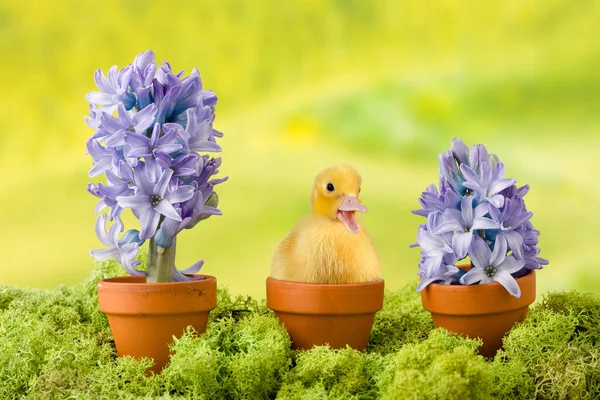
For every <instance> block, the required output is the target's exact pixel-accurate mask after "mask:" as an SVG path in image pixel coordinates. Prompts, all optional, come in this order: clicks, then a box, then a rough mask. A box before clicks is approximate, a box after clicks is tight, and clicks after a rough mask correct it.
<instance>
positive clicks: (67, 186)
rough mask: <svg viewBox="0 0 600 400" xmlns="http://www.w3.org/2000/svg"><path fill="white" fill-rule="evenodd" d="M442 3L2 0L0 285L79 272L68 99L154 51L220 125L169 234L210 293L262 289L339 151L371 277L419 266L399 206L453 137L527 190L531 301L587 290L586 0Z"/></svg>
mask: <svg viewBox="0 0 600 400" xmlns="http://www.w3.org/2000/svg"><path fill="white" fill-rule="evenodd" d="M456 3H457V2H453V1H443V0H440V1H422V2H405V1H397V0H388V1H376V2H371V1H342V0H338V1H331V2H325V1H320V0H319V1H317V0H313V1H285V2H275V1H247V2H242V1H219V2H214V1H210V2H209V1H188V2H185V1H181V2H177V3H169V2H152V1H133V0H130V1H126V2H121V1H103V2H94V3H92V2H81V1H65V0H56V1H53V2H51V3H50V2H43V1H37V2H36V1H33V2H17V1H16V0H9V2H8V4H7V3H6V2H3V3H2V5H0V51H1V54H2V61H1V62H0V74H1V75H2V83H1V85H0V93H1V96H0V106H1V109H2V111H1V112H0V171H2V178H1V182H2V184H1V185H0V221H1V222H0V223H1V229H0V251H1V252H2V264H3V265H2V267H1V268H0V281H2V282H6V283H10V284H15V285H22V286H32V287H45V288H50V287H54V286H55V285H57V284H61V283H64V284H76V283H78V282H79V281H81V280H82V279H83V278H84V277H85V276H86V275H87V274H88V273H89V272H90V269H91V268H92V265H93V261H92V259H91V257H90V256H89V255H88V250H89V249H90V248H96V247H101V245H100V243H99V242H98V240H97V239H96V237H95V235H94V221H95V218H96V216H95V215H94V212H93V208H94V205H95V203H96V199H95V198H94V197H92V196H91V195H90V194H88V193H87V192H86V184H87V182H88V181H89V178H88V176H87V171H88V170H89V168H90V165H91V160H90V158H89V157H88V156H86V155H85V154H84V150H85V147H84V144H85V141H86V139H87V138H88V137H89V136H91V135H92V131H91V129H90V128H88V127H87V125H85V123H84V122H83V116H84V115H85V114H87V112H88V108H87V107H88V106H87V102H86V101H85V100H84V98H83V96H84V94H85V93H87V92H89V91H92V90H95V89H96V88H95V85H94V80H93V74H94V71H95V70H96V69H97V68H99V67H100V68H102V69H103V70H104V71H105V72H106V71H107V69H108V68H109V67H110V66H112V65H114V64H117V65H118V66H119V67H123V66H125V65H126V64H129V63H131V62H132V61H133V58H134V56H135V55H136V54H138V53H139V52H141V51H144V50H146V49H153V50H154V51H155V53H156V55H157V61H159V62H160V61H162V60H167V61H169V62H170V63H171V65H172V66H173V69H174V70H181V69H185V70H186V71H187V72H189V71H190V70H191V69H192V68H194V67H197V68H198V69H199V70H200V73H201V76H202V78H203V81H204V86H205V88H208V89H212V90H214V91H215V92H216V93H217V95H218V96H219V98H220V100H219V104H218V106H217V120H216V124H215V127H216V128H217V129H219V130H221V131H223V132H224V133H225V137H224V138H223V139H222V140H221V141H220V144H221V145H222V147H223V149H224V151H223V153H222V157H223V166H222V172H223V173H224V174H227V175H229V176H230V180H229V181H228V182H226V183H225V184H223V185H221V186H219V188H218V189H219V195H220V198H221V209H222V210H223V213H224V215H223V216H222V217H215V218H211V219H209V220H207V221H205V222H203V223H202V224H200V225H199V226H198V227H197V228H195V229H194V230H192V231H185V232H184V233H183V234H182V235H181V236H180V239H179V245H178V258H177V260H178V261H177V263H178V265H179V266H180V267H186V266H188V265H190V264H191V263H193V262H195V261H197V260H198V259H201V258H202V259H204V260H206V264H205V267H204V270H203V271H204V272H205V273H208V274H212V275H216V276H217V277H218V280H219V284H220V285H223V286H228V287H229V288H230V289H231V290H232V291H233V292H240V293H248V294H251V295H255V296H258V297H263V296H264V280H265V278H266V277H267V275H268V273H269V267H270V261H271V255H272V253H273V251H274V249H275V247H276V246H277V244H278V242H279V240H281V239H282V238H283V237H284V236H285V235H286V234H287V232H288V230H289V229H290V228H291V227H292V225H293V224H294V223H295V222H296V221H297V220H298V219H299V218H301V217H302V216H303V215H305V214H307V213H308V212H309V197H310V191H311V185H312V180H313V177H314V175H315V174H316V173H317V172H319V171H320V170H321V169H323V168H325V167H327V166H329V165H330V164H333V163H335V162H347V163H350V164H352V165H353V166H354V167H355V168H356V169H358V171H359V172H360V173H361V174H362V176H363V182H364V183H363V190H362V199H363V202H364V203H365V204H366V205H367V206H368V207H369V210H370V211H369V212H368V213H367V214H366V215H364V216H363V217H362V221H363V223H364V225H365V226H366V228H367V230H368V231H369V232H370V234H371V236H372V237H373V240H374V241H375V243H376V246H377V247H378V249H379V251H380V253H381V257H382V260H383V274H384V277H385V279H386V284H387V287H388V288H392V289H394V288H399V287H401V286H403V285H405V284H406V283H407V282H408V281H409V280H413V279H416V275H415V274H416V271H417V263H418V259H419V254H418V249H409V248H408V244H410V243H412V242H414V241H415V237H416V230H417V225H418V224H419V223H421V222H422V219H421V218H420V217H417V216H414V215H412V214H411V213H410V210H412V209H415V208H417V207H418V203H417V198H418V197H419V195H420V192H421V191H422V190H423V189H424V188H425V187H426V186H427V185H428V184H430V183H434V182H437V170H438V166H437V153H438V152H442V151H444V150H445V149H446V148H448V147H449V143H450V140H451V139H452V138H454V137H455V136H459V137H461V138H463V139H464V140H465V141H466V142H467V143H468V144H474V143H483V144H485V145H486V146H487V147H488V149H489V150H490V152H492V153H495V154H497V155H498V156H499V157H500V159H501V160H502V161H504V162H505V164H506V167H507V176H509V177H515V178H516V179H517V182H518V183H519V184H525V183H528V184H530V185H531V191H530V193H529V194H528V196H527V197H526V201H527V205H528V208H529V209H530V210H532V211H534V213H535V216H534V218H533V223H534V225H535V227H536V228H537V229H539V230H540V231H541V232H542V235H541V237H540V244H539V246H540V247H541V249H542V253H541V256H542V257H545V258H547V259H549V260H550V265H549V266H547V267H546V268H545V269H544V270H543V271H541V272H540V273H539V274H538V283H539V290H538V292H539V293H543V292H546V291H548V290H554V289H580V290H585V291H594V292H600V274H598V270H599V268H600V262H599V261H598V256H597V253H596V251H595V250H594V249H595V248H596V246H597V241H598V239H597V236H596V233H597V231H598V229H597V226H598V222H600V208H599V207H598V204H599V200H600V185H598V174H599V173H600V150H599V149H598V145H599V144H600V138H599V136H598V130H599V128H600V116H599V115H600V114H599V112H600V42H598V40H597V38H598V37H600V28H599V27H600V25H599V24H598V21H599V20H600V2H596V1H593V0H589V1H572V0H561V1H557V0H551V1H546V2H539V1H533V0H526V1H488V2H485V4H484V5H474V4H471V2H461V3H460V4H459V5H457V4H456ZM473 3H474V2H473ZM130 228H135V226H130Z"/></svg>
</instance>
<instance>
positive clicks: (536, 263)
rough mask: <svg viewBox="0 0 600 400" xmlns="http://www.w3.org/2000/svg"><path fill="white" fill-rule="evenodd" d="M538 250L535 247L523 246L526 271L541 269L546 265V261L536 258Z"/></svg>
mask: <svg viewBox="0 0 600 400" xmlns="http://www.w3.org/2000/svg"><path fill="white" fill-rule="evenodd" d="M538 254H540V249H538V248H537V247H535V246H525V248H524V251H523V255H524V257H523V258H524V259H525V268H527V269H542V268H543V266H544V265H548V260H546V259H545V258H541V257H538Z"/></svg>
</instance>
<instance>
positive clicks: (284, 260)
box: [271, 164, 381, 283]
mask: <svg viewBox="0 0 600 400" xmlns="http://www.w3.org/2000/svg"><path fill="white" fill-rule="evenodd" d="M361 183H362V178H361V177H360V175H359V174H358V172H356V170H354V168H352V167H351V166H349V165H345V164H338V165H334V166H333V167H331V168H328V169H326V170H324V171H322V172H321V173H319V174H318V175H317V177H316V178H315V184H314V186H313V193H312V215H311V216H309V217H306V218H304V219H303V220H301V221H300V222H299V223H298V224H297V225H296V226H295V227H294V228H293V229H292V231H291V232H290V234H289V235H288V236H287V237H286V238H285V239H283V241H282V242H281V243H280V244H279V246H278V248H277V250H276V251H275V254H274V256H273V262H272V267H271V277H272V278H274V279H280V280H286V281H294V282H307V283H360V282H371V281H377V280H379V279H381V271H380V261H379V255H378V254H377V251H376V250H375V247H374V246H373V243H372V241H371V239H370V238H369V236H368V234H367V232H366V231H365V229H364V228H363V226H362V225H361V224H360V222H359V221H358V220H357V219H356V217H355V215H354V214H355V212H357V211H358V212H364V211H366V207H364V206H363V205H362V204H361V203H360V201H359V194H360V185H361Z"/></svg>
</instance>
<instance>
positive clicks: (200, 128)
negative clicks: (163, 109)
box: [164, 109, 221, 152]
mask: <svg viewBox="0 0 600 400" xmlns="http://www.w3.org/2000/svg"><path fill="white" fill-rule="evenodd" d="M164 128H165V131H167V130H174V131H176V132H177V134H178V135H179V137H180V138H181V141H182V142H183V143H185V144H186V147H185V149H186V150H187V151H194V152H203V151H211V152H220V151H221V146H219V145H218V144H217V143H216V142H215V135H214V129H213V128H212V122H211V121H210V120H204V121H201V122H198V121H197V119H196V114H195V112H194V110H193V109H188V110H187V125H186V127H185V129H183V128H182V127H181V125H179V124H174V123H169V124H165V126H164Z"/></svg>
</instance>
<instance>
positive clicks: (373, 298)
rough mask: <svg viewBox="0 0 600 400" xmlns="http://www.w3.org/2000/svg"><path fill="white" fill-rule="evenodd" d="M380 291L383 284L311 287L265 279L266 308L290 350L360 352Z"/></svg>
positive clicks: (379, 305)
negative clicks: (282, 330) (287, 339)
mask: <svg viewBox="0 0 600 400" xmlns="http://www.w3.org/2000/svg"><path fill="white" fill-rule="evenodd" d="M383 289H384V283H383V280H380V281H377V282H367V283H349V284H315V283H301V282H289V281H282V280H277V279H273V278H267V306H268V307H269V308H270V309H272V310H273V311H275V315H276V316H277V318H278V319H279V322H281V323H282V324H283V325H285V327H286V329H287V331H288V333H289V334H290V337H291V339H292V348H294V349H310V348H312V347H313V346H314V345H317V346H319V345H324V344H329V346H331V347H332V348H335V349H340V348H345V347H346V345H349V346H350V347H352V348H353V349H356V350H361V351H362V350H364V349H365V348H366V347H367V343H368V342H369V337H370V336H371V327H372V326H373V319H374V318H375V313H376V312H377V311H379V310H381V308H382V307H383Z"/></svg>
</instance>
